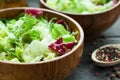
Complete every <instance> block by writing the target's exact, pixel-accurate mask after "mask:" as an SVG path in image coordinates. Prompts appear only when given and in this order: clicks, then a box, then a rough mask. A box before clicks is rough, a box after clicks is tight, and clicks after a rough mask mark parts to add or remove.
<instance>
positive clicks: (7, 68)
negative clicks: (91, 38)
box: [0, 7, 84, 80]
mask: <svg viewBox="0 0 120 80" xmlns="http://www.w3.org/2000/svg"><path fill="white" fill-rule="evenodd" d="M25 9H37V10H43V15H47V16H48V19H51V18H53V17H57V18H58V19H65V20H66V22H67V23H68V24H69V28H70V29H71V30H72V31H76V30H77V31H78V35H77V36H76V39H77V40H78V43H77V45H76V46H75V48H73V49H72V50H71V51H70V52H68V53H67V54H65V55H63V56H60V57H57V58H55V59H53V60H49V61H41V62H36V63H12V62H5V61H0V80H64V79H65V78H66V77H67V76H68V75H69V74H70V73H71V72H72V71H73V70H74V69H75V68H76V66H77V65H78V64H79V62H80V59H81V56H82V52H83V39H84V33H83V30H82V28H81V26H80V25H79V24H78V23H77V22H76V21H75V20H73V19H72V18H70V17H68V16H66V15H64V14H61V13H58V12H54V11H51V10H47V9H40V8H27V7H26V8H25V7H24V8H9V9H3V10H0V18H3V17H4V18H13V17H15V16H16V15H18V14H19V13H21V12H23V11H24V10H25Z"/></svg>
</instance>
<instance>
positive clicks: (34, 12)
mask: <svg viewBox="0 0 120 80" xmlns="http://www.w3.org/2000/svg"><path fill="white" fill-rule="evenodd" d="M42 13H43V11H42V10H37V9H26V10H25V14H31V15H32V16H35V17H39V16H40V15H41V14H42Z"/></svg>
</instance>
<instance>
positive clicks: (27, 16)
mask: <svg viewBox="0 0 120 80" xmlns="http://www.w3.org/2000/svg"><path fill="white" fill-rule="evenodd" d="M42 13H43V12H42V11H40V10H36V9H26V10H25V13H22V14H20V15H19V16H18V17H16V18H14V19H3V18H2V19H0V60H3V61H10V62H18V63H19V62H30V63H31V62H39V61H45V60H50V59H54V58H56V57H59V56H61V55H64V54H66V53H67V52H68V51H70V50H71V49H72V48H73V47H74V46H75V45H76V43H77V40H76V39H75V37H74V35H75V34H77V33H76V32H74V34H73V33H71V32H69V31H68V30H67V29H66V28H65V24H64V23H65V20H63V19H61V20H56V18H53V19H51V20H49V21H48V20H47V19H46V18H45V17H44V16H43V15H42Z"/></svg>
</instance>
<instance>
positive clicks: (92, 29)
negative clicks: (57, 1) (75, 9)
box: [39, 0, 120, 41]
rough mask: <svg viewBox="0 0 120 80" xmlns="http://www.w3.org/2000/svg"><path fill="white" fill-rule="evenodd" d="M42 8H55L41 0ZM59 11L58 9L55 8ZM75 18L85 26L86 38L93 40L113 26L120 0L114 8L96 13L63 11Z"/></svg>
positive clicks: (118, 10) (118, 12) (119, 12)
mask: <svg viewBox="0 0 120 80" xmlns="http://www.w3.org/2000/svg"><path fill="white" fill-rule="evenodd" d="M39 2H40V3H39V4H40V7H41V8H47V9H51V10H54V9H52V8H50V7H49V6H47V5H46V3H45V2H46V0H39ZM54 11H57V10H54ZM58 12H61V13H64V14H66V15H68V16H70V17H72V18H74V19H75V20H76V21H77V22H78V23H79V24H80V25H81V26H82V28H83V30H84V32H85V40H87V41H88V40H92V39H94V38H96V37H97V36H98V35H99V34H100V33H101V32H103V31H104V30H106V29H107V28H109V27H111V26H112V24H113V23H114V22H115V21H116V20H117V19H118V17H119V14H120V1H119V2H118V3H117V4H116V5H115V6H114V7H112V8H110V9H108V10H106V11H102V12H99V13H94V14H73V13H68V12H62V11H58Z"/></svg>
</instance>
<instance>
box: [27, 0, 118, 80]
mask: <svg viewBox="0 0 120 80" xmlns="http://www.w3.org/2000/svg"><path fill="white" fill-rule="evenodd" d="M27 2H28V4H29V6H30V7H39V5H38V0H27ZM110 43H115V44H117V43H120V17H119V19H118V20H117V21H116V22H115V24H114V25H113V26H111V28H109V29H107V30H106V31H104V32H103V33H101V35H100V36H99V37H98V38H96V39H95V40H93V41H91V42H86V43H85V46H84V52H83V56H82V60H81V61H80V64H79V65H78V67H77V68H76V69H75V70H74V71H73V73H72V74H71V75H70V76H69V77H68V78H67V79H66V80H104V78H105V77H106V74H108V73H110V74H112V73H114V72H113V67H109V68H101V67H98V66H96V65H95V64H94V63H93V62H92V60H91V58H90V54H91V52H92V51H93V50H95V49H96V48H98V47H100V46H102V45H105V44H110ZM117 66H120V65H117ZM96 73H99V74H100V75H99V76H96ZM108 80H111V79H110V78H109V79H108ZM115 80H120V78H116V79H115Z"/></svg>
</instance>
